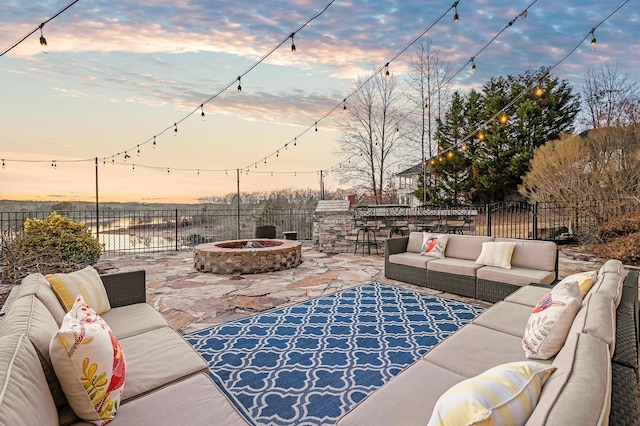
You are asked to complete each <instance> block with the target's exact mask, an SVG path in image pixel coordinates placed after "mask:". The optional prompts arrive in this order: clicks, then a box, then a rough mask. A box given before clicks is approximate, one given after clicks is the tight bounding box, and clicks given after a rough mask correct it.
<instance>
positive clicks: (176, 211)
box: [176, 209, 178, 251]
mask: <svg viewBox="0 0 640 426" xmlns="http://www.w3.org/2000/svg"><path fill="white" fill-rule="evenodd" d="M176 251H178V209H176Z"/></svg>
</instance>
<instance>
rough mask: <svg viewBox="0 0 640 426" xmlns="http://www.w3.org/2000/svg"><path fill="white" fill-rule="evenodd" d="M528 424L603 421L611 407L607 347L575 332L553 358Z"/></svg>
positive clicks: (589, 336) (600, 423) (594, 338)
mask: <svg viewBox="0 0 640 426" xmlns="http://www.w3.org/2000/svg"><path fill="white" fill-rule="evenodd" d="M553 366H554V367H556V371H554V372H553V374H551V377H549V380H547V382H546V383H545V384H544V387H543V388H542V393H541V394H540V399H539V401H538V405H536V408H535V410H533V413H532V414H531V417H529V421H528V422H527V424H531V425H546V424H548V425H602V424H607V422H608V419H609V411H610V408H611V404H610V395H611V361H610V359H609V347H608V346H607V345H606V344H605V343H604V342H603V341H601V340H600V339H598V338H597V337H593V336H591V335H589V334H583V333H576V334H573V335H570V336H569V337H568V338H567V343H566V344H565V345H564V347H563V348H562V350H561V351H560V352H559V353H558V356H556V358H555V359H554V361H553Z"/></svg>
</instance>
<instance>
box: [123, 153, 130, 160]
mask: <svg viewBox="0 0 640 426" xmlns="http://www.w3.org/2000/svg"><path fill="white" fill-rule="evenodd" d="M127 158H131V156H130V155H129V154H127V151H125V152H124V161H127Z"/></svg>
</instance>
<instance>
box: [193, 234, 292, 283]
mask: <svg viewBox="0 0 640 426" xmlns="http://www.w3.org/2000/svg"><path fill="white" fill-rule="evenodd" d="M193 260H194V266H195V268H196V269H197V270H198V271H202V272H211V273H214V274H223V275H231V274H257V273H261V272H273V271H281V270H283V269H290V268H295V267H296V266H298V265H299V264H300V263H301V262H302V244H301V243H300V242H299V241H292V240H271V239H268V240H263V239H251V240H230V241H218V242H215V243H207V244H200V245H197V246H196V247H194V249H193Z"/></svg>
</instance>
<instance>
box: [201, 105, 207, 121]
mask: <svg viewBox="0 0 640 426" xmlns="http://www.w3.org/2000/svg"><path fill="white" fill-rule="evenodd" d="M200 117H201V118H202V121H205V119H206V117H205V115H204V104H200Z"/></svg>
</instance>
